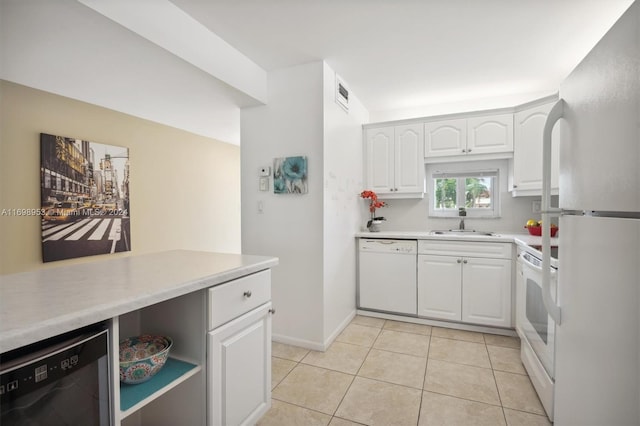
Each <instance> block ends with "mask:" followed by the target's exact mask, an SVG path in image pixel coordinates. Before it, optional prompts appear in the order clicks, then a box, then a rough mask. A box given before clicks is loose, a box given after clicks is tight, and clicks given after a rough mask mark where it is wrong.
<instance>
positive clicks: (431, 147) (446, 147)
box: [424, 118, 467, 157]
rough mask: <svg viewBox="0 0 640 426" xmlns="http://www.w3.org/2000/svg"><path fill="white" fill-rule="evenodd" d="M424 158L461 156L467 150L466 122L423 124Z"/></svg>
mask: <svg viewBox="0 0 640 426" xmlns="http://www.w3.org/2000/svg"><path fill="white" fill-rule="evenodd" d="M424 139H425V140H424V146H425V148H424V156H425V157H448V156H452V155H463V154H464V153H465V152H466V148H467V120H466V119H464V118H462V119H456V120H443V121H434V122H431V123H425V125H424Z"/></svg>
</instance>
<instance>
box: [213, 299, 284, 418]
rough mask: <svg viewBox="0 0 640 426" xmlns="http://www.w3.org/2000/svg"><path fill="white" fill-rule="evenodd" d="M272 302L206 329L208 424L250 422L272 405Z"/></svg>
mask: <svg viewBox="0 0 640 426" xmlns="http://www.w3.org/2000/svg"><path fill="white" fill-rule="evenodd" d="M270 309H271V302H269V303H266V304H264V305H262V306H260V307H258V308H256V309H254V310H252V311H250V312H248V313H246V314H244V315H242V316H241V317H239V318H237V319H235V320H233V321H231V322H229V323H227V324H225V325H223V326H221V327H218V328H216V329H215V330H213V331H210V332H209V336H208V349H209V350H208V354H207V361H208V363H207V386H208V389H209V391H208V398H209V403H208V404H207V409H208V415H207V417H208V424H209V425H210V426H220V425H253V424H255V423H256V421H257V420H258V419H259V418H260V417H261V416H262V415H263V414H264V413H265V412H267V410H268V409H269V408H270V407H271V314H270V312H269V310H270Z"/></svg>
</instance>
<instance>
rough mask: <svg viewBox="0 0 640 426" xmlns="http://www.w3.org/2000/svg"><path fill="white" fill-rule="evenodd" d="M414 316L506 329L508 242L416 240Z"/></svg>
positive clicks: (508, 312)
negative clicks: (416, 314)
mask: <svg viewBox="0 0 640 426" xmlns="http://www.w3.org/2000/svg"><path fill="white" fill-rule="evenodd" d="M418 253H419V254H418V315H419V316H422V317H428V318H436V319H446V320H451V321H462V322H467V323H473V324H481V325H489V326H497V327H511V263H512V260H511V244H508V243H485V242H478V243H474V242H468V241H466V242H462V241H438V240H420V241H419V242H418Z"/></svg>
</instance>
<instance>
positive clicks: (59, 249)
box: [40, 133, 131, 262]
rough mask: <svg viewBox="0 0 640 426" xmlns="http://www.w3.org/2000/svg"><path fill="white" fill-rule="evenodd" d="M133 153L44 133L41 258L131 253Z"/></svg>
mask: <svg viewBox="0 0 640 426" xmlns="http://www.w3.org/2000/svg"><path fill="white" fill-rule="evenodd" d="M129 195H130V194H129V150H128V149H127V148H124V147H121V146H115V145H106V144H102V143H96V142H90V141H86V140H81V139H75V138H71V137H66V136H55V135H49V134H46V133H41V134H40V201H41V203H40V205H41V210H40V213H41V214H40V218H41V226H42V260H43V261H44V262H51V261H55V260H63V259H71V258H76V257H84V256H93V255H98V254H107V253H116V252H125V251H131V231H130V229H131V227H130V219H131V218H130V215H129V206H130V199H129Z"/></svg>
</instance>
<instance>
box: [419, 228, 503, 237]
mask: <svg viewBox="0 0 640 426" xmlns="http://www.w3.org/2000/svg"><path fill="white" fill-rule="evenodd" d="M431 235H448V236H453V235H455V236H460V237H469V236H477V237H496V236H498V234H496V233H494V232H485V231H476V230H475V229H449V230H446V231H431Z"/></svg>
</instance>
